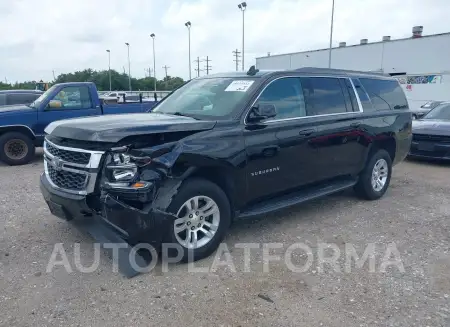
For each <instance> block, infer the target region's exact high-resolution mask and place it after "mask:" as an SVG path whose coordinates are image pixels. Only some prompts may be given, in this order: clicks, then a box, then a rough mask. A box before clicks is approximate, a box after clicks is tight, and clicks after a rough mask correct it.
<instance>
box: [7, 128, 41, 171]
mask: <svg viewBox="0 0 450 327" xmlns="http://www.w3.org/2000/svg"><path fill="white" fill-rule="evenodd" d="M34 153H35V147H34V144H33V141H32V140H31V139H30V138H29V137H28V136H27V135H25V134H22V133H19V132H9V133H5V134H3V135H2V136H0V159H1V160H2V161H3V162H4V163H6V164H8V165H10V166H16V165H24V164H27V163H29V162H30V161H31V160H32V159H33V157H34Z"/></svg>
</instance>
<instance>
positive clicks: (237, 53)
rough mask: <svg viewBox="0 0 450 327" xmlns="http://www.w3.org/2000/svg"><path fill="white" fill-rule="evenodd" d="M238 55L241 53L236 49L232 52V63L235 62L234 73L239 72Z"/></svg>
mask: <svg viewBox="0 0 450 327" xmlns="http://www.w3.org/2000/svg"><path fill="white" fill-rule="evenodd" d="M240 54H241V52H240V51H239V50H238V49H236V50H234V51H233V55H234V60H233V61H234V62H236V71H238V70H239V62H240V60H239V58H240V57H241V56H240Z"/></svg>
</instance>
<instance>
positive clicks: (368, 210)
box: [0, 154, 450, 327]
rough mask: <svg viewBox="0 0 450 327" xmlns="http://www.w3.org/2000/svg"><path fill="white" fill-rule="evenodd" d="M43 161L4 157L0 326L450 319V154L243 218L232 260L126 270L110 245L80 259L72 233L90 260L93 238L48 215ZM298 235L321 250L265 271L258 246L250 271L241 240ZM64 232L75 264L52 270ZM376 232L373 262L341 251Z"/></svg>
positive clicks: (429, 322)
mask: <svg viewBox="0 0 450 327" xmlns="http://www.w3.org/2000/svg"><path fill="white" fill-rule="evenodd" d="M41 161H42V158H41V155H40V154H38V155H37V157H36V161H35V162H34V163H33V164H31V165H27V166H21V167H6V166H0V178H1V180H2V183H1V185H2V187H1V190H0V212H1V220H0V276H1V279H0V326H33V327H37V326H130V325H133V326H153V325H154V326H188V325H191V324H192V325H195V326H212V325H214V326H217V327H219V326H346V327H350V326H408V327H409V326H450V275H449V272H450V253H449V251H450V245H449V244H450V242H449V241H450V220H449V219H450V198H449V191H450V186H449V185H450V173H449V172H450V165H444V164H435V163H424V162H410V161H406V162H404V163H402V164H401V165H399V166H397V167H395V169H394V176H393V179H392V181H391V187H390V189H389V190H388V192H387V194H386V196H385V197H384V198H383V199H381V200H379V201H375V202H365V201H361V200H358V199H356V198H355V197H354V196H353V194H352V192H344V193H341V194H338V195H334V196H331V197H328V198H325V199H321V200H318V201H313V202H310V203H308V204H305V205H300V206H297V207H295V208H293V209H289V210H285V211H283V212H280V213H277V214H274V215H270V216H268V217H265V218H263V219H260V220H257V221H244V222H238V223H236V224H235V225H234V226H233V227H232V229H231V231H230V233H229V236H228V237H227V238H226V244H227V246H228V249H229V251H230V252H228V253H230V254H231V255H230V256H229V257H230V258H231V260H233V263H234V266H235V269H236V271H233V269H232V268H233V267H232V266H230V265H229V266H228V267H226V266H225V265H216V264H217V263H218V262H219V261H217V260H216V261H215V260H214V257H211V258H208V259H205V260H203V261H201V262H199V263H197V264H196V268H197V269H198V268H199V267H204V268H208V267H209V268H210V269H209V270H210V271H209V272H188V267H187V265H181V264H178V265H173V266H170V269H169V271H168V272H163V271H162V268H161V265H159V266H157V267H156V268H155V269H154V270H153V271H151V272H150V273H147V274H142V275H139V276H137V277H135V278H132V279H126V278H124V277H123V276H121V275H120V274H118V273H116V272H114V271H113V269H112V263H111V260H110V258H108V257H107V256H106V255H104V253H103V252H102V256H101V263H100V267H99V269H97V270H96V271H95V272H92V273H81V272H79V270H78V269H76V267H75V266H74V263H73V262H74V260H73V259H74V243H79V244H81V261H82V262H83V263H84V264H86V265H89V264H90V263H92V262H93V259H94V256H93V253H94V250H93V245H92V244H93V241H92V239H90V238H89V237H88V236H86V235H84V234H83V233H81V232H79V231H77V230H76V229H75V228H74V227H72V226H71V225H69V224H67V223H65V222H63V221H59V220H58V219H56V218H54V217H53V216H51V215H50V213H49V211H48V209H47V207H46V205H45V203H44V201H43V199H42V197H41V194H40V192H39V187H38V177H39V173H40V172H41V171H42V169H43V165H42V162H41ZM299 242H301V243H303V244H305V245H307V246H308V247H309V248H310V249H311V251H312V252H311V253H312V256H313V261H312V265H311V267H310V269H308V270H306V271H304V272H298V271H297V272H295V271H292V270H291V269H290V268H289V266H288V265H286V264H285V262H284V260H281V261H271V262H270V264H269V271H264V269H263V264H262V261H263V260H262V258H263V251H262V250H261V248H260V249H259V250H252V252H251V257H250V258H251V261H250V266H249V268H250V269H249V270H250V271H247V269H246V266H245V265H244V251H243V250H242V249H239V248H236V247H235V244H236V243H258V244H260V245H261V247H262V244H263V243H282V244H283V249H279V250H272V251H271V254H276V253H279V254H281V255H282V256H283V254H284V253H285V252H286V248H287V247H288V246H290V245H292V244H295V243H299ZM392 242H393V243H392ZM56 243H63V245H64V249H65V251H66V254H67V257H68V259H69V262H70V264H71V267H72V268H73V272H71V273H68V272H66V270H65V269H64V268H63V267H61V266H58V267H55V268H54V269H53V270H52V271H51V272H46V267H47V265H48V263H49V259H50V256H51V253H52V251H53V248H54V245H55V244H56ZM321 243H333V244H335V246H336V247H337V248H338V249H340V251H341V255H340V257H339V260H338V261H337V264H338V266H337V267H338V268H339V270H340V271H337V270H336V269H332V266H331V265H327V264H325V265H323V268H324V269H323V270H321V269H320V265H319V260H318V257H319V254H320V252H321V251H320V247H321ZM370 243H374V244H375V250H376V252H375V269H374V270H375V271H372V272H371V270H372V269H371V267H370V265H369V264H368V262H366V263H365V264H364V265H363V266H362V267H357V266H356V265H355V262H354V261H353V262H350V261H348V260H347V259H346V256H345V253H346V251H345V249H346V247H347V246H348V245H349V244H352V245H353V246H354V247H355V248H356V249H357V253H358V255H360V256H361V255H362V253H363V251H364V249H365V248H366V247H367V246H368V244H370ZM391 243H392V244H393V245H391V247H389V244H391ZM394 245H395V248H394ZM387 249H393V250H394V249H398V253H397V255H398V256H400V258H401V260H402V261H401V264H402V266H403V268H404V272H402V271H400V270H401V269H400V268H401V265H399V262H397V263H396V264H391V265H390V266H388V267H387V269H386V271H385V272H383V269H382V268H383V265H382V262H386V261H383V256H384V255H385V253H386V250H387ZM302 253H303V255H302ZM324 253H325V255H327V256H329V255H331V254H333V253H332V252H329V251H325V252H324ZM335 253H336V252H335ZM225 254H226V253H225ZM225 254H224V255H222V256H221V260H222V261H221V262H224V261H225V259H226V258H227V256H226V255H225ZM292 258H293V259H292V261H293V263H294V264H296V265H297V266H299V267H300V266H301V265H302V264H304V263H305V262H306V255H305V254H304V252H302V251H300V250H296V251H294V253H293V255H292ZM390 258H391V260H394V259H395V251H394V252H392V256H391V257H390ZM346 262H350V263H351V266H350V268H351V270H350V271H346V270H345V267H346V265H345V263H346ZM247 268H248V267H247Z"/></svg>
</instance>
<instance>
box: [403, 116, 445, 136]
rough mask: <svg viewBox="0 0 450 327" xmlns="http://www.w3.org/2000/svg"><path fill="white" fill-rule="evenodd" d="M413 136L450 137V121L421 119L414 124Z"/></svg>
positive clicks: (414, 121)
mask: <svg viewBox="0 0 450 327" xmlns="http://www.w3.org/2000/svg"><path fill="white" fill-rule="evenodd" d="M412 132H413V134H428V135H445V136H450V121H449V120H439V119H419V120H413V122H412Z"/></svg>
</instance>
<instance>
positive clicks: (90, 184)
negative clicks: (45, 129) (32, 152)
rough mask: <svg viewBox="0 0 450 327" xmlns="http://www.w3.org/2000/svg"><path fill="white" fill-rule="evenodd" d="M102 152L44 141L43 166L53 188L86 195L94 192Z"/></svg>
mask: <svg viewBox="0 0 450 327" xmlns="http://www.w3.org/2000/svg"><path fill="white" fill-rule="evenodd" d="M103 154H104V152H102V151H90V150H84V149H78V148H69V147H64V146H60V145H57V144H54V143H52V142H50V141H48V140H47V139H45V141H44V167H45V175H46V177H47V180H48V181H49V182H50V184H52V186H53V187H54V188H57V189H60V190H62V191H65V192H68V193H75V194H81V195H86V194H89V193H92V192H94V189H95V182H96V180H97V175H98V172H99V169H100V161H101V158H102V156H103Z"/></svg>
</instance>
